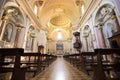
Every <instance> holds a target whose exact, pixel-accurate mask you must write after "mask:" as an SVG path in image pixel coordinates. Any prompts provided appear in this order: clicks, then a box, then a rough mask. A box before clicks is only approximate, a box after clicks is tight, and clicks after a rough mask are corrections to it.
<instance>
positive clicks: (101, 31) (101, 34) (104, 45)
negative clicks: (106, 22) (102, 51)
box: [97, 24, 106, 48]
mask: <svg viewBox="0 0 120 80" xmlns="http://www.w3.org/2000/svg"><path fill="white" fill-rule="evenodd" d="M97 27H98V29H99V31H100V38H101V42H102V43H101V44H102V48H106V44H105V39H104V35H103V26H102V25H100V24H99V25H98V26H97Z"/></svg>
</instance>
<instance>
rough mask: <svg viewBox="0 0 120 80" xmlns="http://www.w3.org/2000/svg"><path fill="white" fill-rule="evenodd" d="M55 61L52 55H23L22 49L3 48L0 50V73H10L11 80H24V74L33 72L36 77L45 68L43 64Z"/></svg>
mask: <svg viewBox="0 0 120 80" xmlns="http://www.w3.org/2000/svg"><path fill="white" fill-rule="evenodd" d="M8 59H9V60H8ZM55 59H56V56H53V55H47V54H40V53H24V49H22V48H3V49H0V73H7V72H12V78H11V80H21V79H22V80H25V73H26V72H34V74H35V75H36V74H37V73H38V72H41V71H42V70H43V69H42V68H45V67H46V65H43V64H42V63H43V62H44V63H45V64H48V62H49V64H50V63H52V62H53V61H54V60H55ZM47 66H48V65H47Z"/></svg>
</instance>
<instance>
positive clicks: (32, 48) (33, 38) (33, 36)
mask: <svg viewBox="0 0 120 80" xmlns="http://www.w3.org/2000/svg"><path fill="white" fill-rule="evenodd" d="M35 37H36V36H35V35H34V33H31V38H32V45H31V51H32V52H33V51H34V41H35Z"/></svg>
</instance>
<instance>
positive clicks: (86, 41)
mask: <svg viewBox="0 0 120 80" xmlns="http://www.w3.org/2000/svg"><path fill="white" fill-rule="evenodd" d="M84 38H85V43H86V45H85V46H86V47H85V48H86V49H85V50H86V52H88V40H87V36H85V37H84Z"/></svg>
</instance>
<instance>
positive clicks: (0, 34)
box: [0, 16, 8, 41]
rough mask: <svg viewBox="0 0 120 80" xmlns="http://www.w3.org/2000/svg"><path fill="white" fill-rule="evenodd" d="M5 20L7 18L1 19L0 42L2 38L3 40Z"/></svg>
mask: <svg viewBox="0 0 120 80" xmlns="http://www.w3.org/2000/svg"><path fill="white" fill-rule="evenodd" d="M7 20H8V17H7V16H3V17H2V24H1V27H0V41H1V40H2V38H3V35H4V31H5V26H6V22H7Z"/></svg>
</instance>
